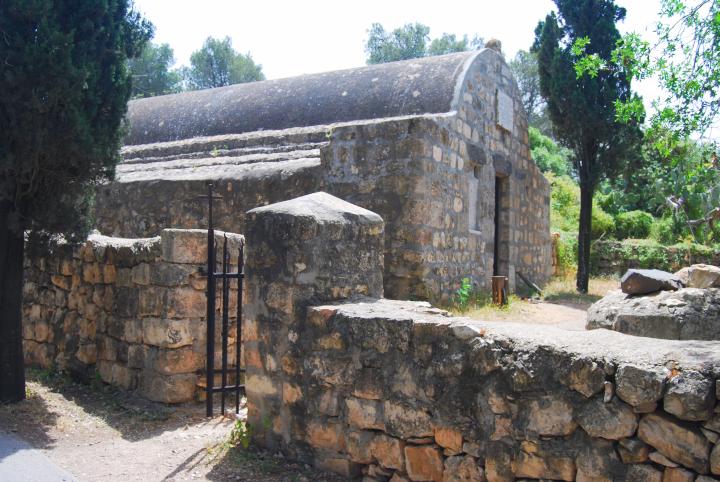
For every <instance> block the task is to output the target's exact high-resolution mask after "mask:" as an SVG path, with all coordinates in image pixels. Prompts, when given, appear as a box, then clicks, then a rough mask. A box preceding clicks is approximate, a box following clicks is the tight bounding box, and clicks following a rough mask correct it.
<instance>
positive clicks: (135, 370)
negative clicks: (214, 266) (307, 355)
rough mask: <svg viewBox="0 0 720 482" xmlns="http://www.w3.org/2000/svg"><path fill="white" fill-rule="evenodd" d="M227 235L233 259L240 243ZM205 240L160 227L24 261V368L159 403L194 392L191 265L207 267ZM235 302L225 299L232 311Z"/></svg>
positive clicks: (196, 278) (199, 322) (197, 337)
mask: <svg viewBox="0 0 720 482" xmlns="http://www.w3.org/2000/svg"><path fill="white" fill-rule="evenodd" d="M222 235H223V233H219V234H218V237H217V239H216V242H218V243H219V242H221V238H222ZM228 239H229V243H228V244H229V246H230V248H231V253H233V258H234V259H235V260H236V259H237V254H236V253H237V249H238V247H239V243H240V242H241V239H242V237H241V236H239V235H232V234H229V233H228ZM206 243H207V232H206V231H202V230H170V229H168V230H164V231H162V233H161V235H160V236H157V237H155V238H147V239H120V238H108V237H105V236H91V237H90V238H89V239H88V241H87V242H86V243H85V244H84V245H82V246H79V247H71V246H68V245H60V246H57V247H56V248H55V249H54V250H53V252H52V253H51V254H49V255H47V256H45V257H38V258H34V259H27V260H26V282H25V291H24V296H23V302H24V307H23V338H24V342H23V343H24V349H25V359H26V363H27V364H29V365H36V366H41V367H45V368H58V369H62V370H66V371H69V372H71V373H74V374H76V375H79V376H81V377H86V378H87V377H90V376H91V375H92V373H93V371H96V372H97V374H98V375H99V376H100V378H101V379H102V380H103V381H105V382H107V383H110V384H113V385H116V386H120V387H122V388H124V389H128V390H132V389H137V390H139V392H140V393H141V394H142V395H143V396H144V397H146V398H149V399H151V400H156V401H161V402H166V403H178V402H184V401H188V400H192V399H193V398H195V397H199V396H201V395H202V393H201V392H199V390H200V385H202V383H203V381H204V377H202V375H201V373H202V369H203V368H204V366H205V356H206V355H205V353H206V351H205V350H206V344H205V340H206V330H207V328H206V325H205V317H206V300H205V278H204V277H203V276H201V275H200V273H199V272H198V267H200V266H203V265H204V263H205V262H206V253H207V248H206ZM233 262H234V261H233ZM233 269H236V265H235V266H234V268H233ZM236 301H237V297H236V296H234V295H233V296H231V298H230V302H231V309H230V313H231V314H234V313H235V306H236V305H235V303H236ZM218 319H219V315H218ZM234 320H235V317H234V315H232V326H231V328H230V333H231V335H232V337H233V338H234V332H235V323H234ZM218 325H219V324H218ZM219 331H220V327H219V326H218V333H217V337H218V343H216V346H217V347H218V352H217V353H216V366H219V365H218V363H219V361H220V344H219V335H220V333H219ZM233 341H234V340H231V344H230V345H231V346H233V347H234V344H233ZM234 353H235V351H234V348H233V349H232V350H230V353H229V355H230V357H229V358H230V363H231V364H234Z"/></svg>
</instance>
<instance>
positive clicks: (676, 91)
mask: <svg viewBox="0 0 720 482" xmlns="http://www.w3.org/2000/svg"><path fill="white" fill-rule="evenodd" d="M659 18H660V20H659V21H658V22H657V24H656V27H655V34H656V35H657V38H658V40H657V42H656V43H655V45H654V46H651V45H650V43H649V42H648V41H646V40H644V39H643V38H642V37H641V36H640V35H639V34H637V33H634V32H631V33H628V34H626V35H625V36H624V37H623V38H622V39H620V40H618V41H617V43H616V46H615V49H614V50H613V52H612V56H611V58H610V59H609V61H605V62H599V61H597V59H594V58H592V55H591V54H588V53H587V52H586V51H584V50H583V49H582V48H581V47H583V46H582V45H577V50H578V57H577V59H576V65H575V67H576V69H577V71H578V73H579V75H586V74H587V75H588V76H592V75H597V72H598V71H600V72H603V71H605V72H616V73H619V74H621V75H624V76H626V77H627V78H630V79H643V78H647V77H651V76H652V77H655V78H657V79H658V80H659V82H660V86H661V87H662V88H663V91H664V92H666V93H667V95H665V96H664V98H661V99H657V100H656V102H655V103H654V104H655V106H656V107H655V111H654V113H653V116H652V124H653V126H654V127H656V128H657V127H665V128H667V129H669V130H671V131H672V132H674V133H675V134H677V135H678V136H679V137H680V138H682V137H685V136H687V135H688V134H690V133H693V132H697V133H703V132H705V131H706V130H707V129H708V128H710V127H711V126H712V125H713V123H714V122H715V121H716V120H717V118H718V114H720V100H719V98H718V95H717V94H718V89H720V2H718V1H717V0H690V1H685V0H662V1H661V6H660V12H659ZM615 108H616V114H617V118H618V119H620V120H622V121H624V122H627V121H630V120H639V119H642V118H643V117H644V115H645V110H644V107H643V105H642V102H641V101H640V99H638V98H637V97H631V98H628V99H618V100H617V101H616V102H615Z"/></svg>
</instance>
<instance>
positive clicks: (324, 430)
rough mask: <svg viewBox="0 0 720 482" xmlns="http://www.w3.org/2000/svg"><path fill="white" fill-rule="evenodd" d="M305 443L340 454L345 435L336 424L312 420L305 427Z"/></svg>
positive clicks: (341, 428)
mask: <svg viewBox="0 0 720 482" xmlns="http://www.w3.org/2000/svg"><path fill="white" fill-rule="evenodd" d="M306 441H307V443H309V444H310V445H312V446H313V447H315V448H319V449H330V450H334V451H336V452H342V451H343V450H344V449H345V434H344V432H343V427H342V425H341V424H340V423H338V422H332V421H324V422H323V421H319V420H313V421H311V422H310V423H308V426H307V438H306Z"/></svg>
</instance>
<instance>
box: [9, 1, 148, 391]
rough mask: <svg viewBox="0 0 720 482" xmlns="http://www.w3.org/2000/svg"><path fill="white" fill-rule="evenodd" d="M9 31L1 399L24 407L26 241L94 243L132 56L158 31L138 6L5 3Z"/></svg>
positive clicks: (127, 95)
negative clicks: (98, 190) (92, 221)
mask: <svg viewBox="0 0 720 482" xmlns="http://www.w3.org/2000/svg"><path fill="white" fill-rule="evenodd" d="M0 33H1V34H2V35H1V36H0V39H1V41H0V61H1V62H2V66H3V67H2V75H0V125H2V126H3V128H2V129H0V272H1V273H2V277H0V374H1V375H0V401H16V400H20V399H22V398H24V396H25V377H24V370H23V352H22V317H21V306H22V286H23V255H24V253H25V236H26V235H27V236H28V237H29V239H30V240H31V241H32V242H35V241H38V240H40V239H43V238H47V236H48V235H49V234H48V233H62V234H64V235H65V237H66V238H67V239H70V240H72V239H78V238H83V237H84V236H85V235H86V233H87V231H88V223H87V221H86V220H87V214H88V209H89V207H90V206H91V203H92V201H91V193H92V192H93V185H94V184H95V183H97V182H100V181H102V180H105V179H108V178H110V177H112V175H113V171H114V166H115V164H116V162H117V161H118V152H119V147H120V143H121V134H122V133H121V129H120V128H121V124H122V121H123V118H124V116H125V113H126V110H127V101H128V99H129V98H130V91H131V77H130V73H129V71H128V69H127V58H128V57H132V56H135V55H137V54H138V53H139V51H140V49H141V48H142V45H143V44H144V43H145V42H146V41H147V40H148V39H149V38H150V37H151V34H152V26H151V25H150V24H149V23H147V22H145V21H144V20H143V19H142V18H141V17H140V15H139V14H137V13H136V12H134V11H133V10H132V7H131V5H129V0H104V1H98V0H3V1H2V2H0Z"/></svg>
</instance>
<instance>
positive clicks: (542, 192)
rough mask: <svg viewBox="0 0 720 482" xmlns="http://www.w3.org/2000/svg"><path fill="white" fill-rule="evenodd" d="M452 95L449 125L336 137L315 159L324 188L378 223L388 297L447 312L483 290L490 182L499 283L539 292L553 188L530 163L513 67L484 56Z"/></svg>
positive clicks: (389, 125)
mask: <svg viewBox="0 0 720 482" xmlns="http://www.w3.org/2000/svg"><path fill="white" fill-rule="evenodd" d="M498 92H500V94H498ZM503 93H504V94H506V95H507V96H509V98H510V99H514V100H512V101H511V102H512V107H511V108H512V119H513V120H512V122H513V124H512V126H505V127H501V126H500V125H499V122H500V120H499V118H498V116H499V115H500V111H499V110H498V108H497V105H496V103H497V98H498V95H502V94H503ZM460 94H461V95H460V98H461V102H460V103H459V107H458V110H457V111H456V112H454V113H453V114H451V115H433V116H415V117H408V118H399V119H392V120H379V121H377V122H374V123H361V124H354V125H344V126H337V127H336V128H334V129H333V130H332V131H331V133H330V137H329V138H330V141H331V142H330V144H329V145H328V146H326V147H323V148H322V149H321V154H322V162H323V172H324V175H325V182H324V186H325V189H326V190H327V191H328V192H331V193H332V194H335V195H337V196H339V197H341V198H342V199H345V200H347V201H349V202H352V203H355V204H357V205H359V206H363V207H365V208H367V209H370V210H372V211H374V212H377V213H378V214H380V215H381V216H382V217H383V219H384V220H385V231H386V238H387V243H386V257H385V290H386V293H387V295H388V296H389V297H391V298H397V299H433V300H441V301H447V298H448V296H450V295H451V294H452V293H454V291H455V290H456V289H457V287H458V284H459V282H460V280H461V279H462V278H464V277H470V278H472V280H473V281H474V282H475V283H476V284H477V286H478V288H480V289H490V285H491V277H492V275H493V269H494V265H493V262H494V251H495V249H494V248H495V199H496V198H495V189H496V177H497V176H499V177H500V178H501V179H502V184H500V186H499V187H500V188H501V192H500V196H499V200H500V203H501V208H500V220H499V224H500V229H499V233H498V235H499V236H498V239H499V242H500V246H499V251H498V252H499V264H498V267H497V268H498V274H502V275H506V276H508V277H509V281H510V285H511V287H515V286H516V284H518V283H516V271H520V272H522V273H523V274H524V275H525V276H526V277H529V278H531V279H532V280H533V281H535V282H537V283H543V282H544V281H545V280H547V279H548V278H549V276H550V275H551V271H552V266H551V240H550V226H549V219H550V218H549V212H550V211H549V209H550V205H549V202H550V201H549V199H550V187H549V184H548V182H547V180H546V179H545V178H544V177H543V175H542V173H541V172H540V171H539V170H538V168H537V166H536V165H535V163H534V162H533V161H532V159H531V158H530V150H529V144H528V137H527V120H526V117H525V113H524V112H523V108H522V103H521V102H520V101H519V99H520V95H519V92H518V90H517V86H516V85H515V83H514V81H513V77H512V73H511V71H510V69H509V67H508V66H507V64H505V62H504V61H503V60H502V58H501V56H500V55H499V54H497V53H496V52H494V51H492V50H485V51H483V52H482V53H481V54H480V56H479V57H478V59H477V60H475V62H473V64H472V66H471V68H470V70H469V72H468V74H467V83H466V84H465V85H464V87H463V90H462V91H461V93H460ZM471 219H472V220H471Z"/></svg>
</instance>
